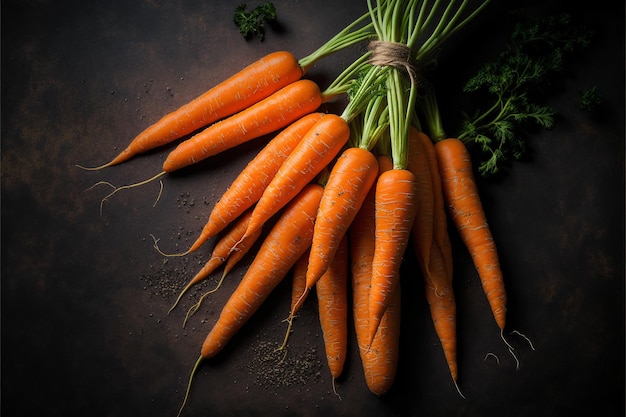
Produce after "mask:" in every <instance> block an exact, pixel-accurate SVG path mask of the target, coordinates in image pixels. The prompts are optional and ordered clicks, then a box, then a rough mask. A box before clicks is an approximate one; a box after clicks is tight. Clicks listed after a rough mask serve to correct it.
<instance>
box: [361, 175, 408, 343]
mask: <svg viewBox="0 0 626 417" xmlns="http://www.w3.org/2000/svg"><path fill="white" fill-rule="evenodd" d="M416 193H417V187H416V181H415V176H414V175H413V173H412V172H411V171H409V170H406V169H391V170H389V171H386V172H384V173H382V174H381V175H380V176H379V178H378V181H377V182H376V198H375V205H376V234H375V242H376V251H375V253H374V260H373V262H372V288H371V292H370V301H369V310H370V319H369V326H370V330H369V340H370V342H371V341H372V340H373V339H374V336H375V334H376V330H377V329H378V326H379V324H380V321H381V319H382V317H383V314H384V312H385V309H386V308H387V306H388V305H389V300H390V298H391V295H392V294H393V290H394V288H395V287H396V286H397V285H398V282H399V281H400V266H401V264H402V258H403V256H404V252H405V250H406V247H407V246H408V243H409V238H410V234H411V227H412V225H413V221H414V219H415V212H416V209H417V205H416Z"/></svg>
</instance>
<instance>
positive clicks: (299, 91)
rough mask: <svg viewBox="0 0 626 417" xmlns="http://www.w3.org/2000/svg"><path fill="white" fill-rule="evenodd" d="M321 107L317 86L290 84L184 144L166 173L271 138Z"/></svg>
mask: <svg viewBox="0 0 626 417" xmlns="http://www.w3.org/2000/svg"><path fill="white" fill-rule="evenodd" d="M320 104H322V93H321V91H320V89H319V87H318V86H317V84H316V83H314V82H313V81H311V80H306V79H302V80H299V81H296V82H293V83H290V84H288V85H286V86H285V87H283V88H281V89H280V90H278V91H277V92H275V93H274V94H272V95H270V96H269V97H267V98H265V99H263V100H261V101H259V102H258V103H255V104H253V105H251V106H250V107H247V108H245V109H244V110H242V111H240V112H239V113H236V114H234V115H232V116H230V117H228V118H226V119H223V120H221V121H219V122H217V123H214V124H212V125H211V126H209V127H208V128H206V129H204V130H203V131H202V132H200V133H198V134H196V135H194V136H192V137H191V138H189V139H188V140H186V141H184V142H182V143H180V144H179V145H178V146H177V147H176V148H175V149H174V150H173V151H172V152H170V154H169V155H168V157H167V158H166V159H165V162H164V163H163V171H165V172H172V171H175V170H178V169H181V168H183V167H186V166H188V165H191V164H195V163H197V162H199V161H201V160H203V159H205V158H208V157H210V156H213V155H217V154H218V153H220V152H223V151H225V150H227V149H230V148H233V147H235V146H237V145H240V144H242V143H244V142H246V141H249V140H252V139H255V138H258V137H261V136H263V135H267V134H269V133H271V132H274V131H276V130H278V129H281V128H283V127H285V126H288V125H289V124H291V123H292V122H294V121H296V120H297V119H299V118H300V117H302V116H304V115H306V114H308V113H311V112H313V111H315V110H316V109H317V108H318V107H319V106H320Z"/></svg>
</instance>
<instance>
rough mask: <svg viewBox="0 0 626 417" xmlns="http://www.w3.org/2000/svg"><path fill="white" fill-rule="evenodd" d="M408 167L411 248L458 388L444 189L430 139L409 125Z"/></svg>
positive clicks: (449, 247)
mask: <svg viewBox="0 0 626 417" xmlns="http://www.w3.org/2000/svg"><path fill="white" fill-rule="evenodd" d="M408 169H409V170H411V171H413V173H414V174H415V177H416V178H417V180H418V192H417V200H418V202H417V206H418V211H417V214H416V216H415V222H414V223H413V228H412V242H413V248H414V251H415V254H416V257H417V259H418V263H419V265H420V269H421V271H422V276H423V279H424V284H425V285H424V286H425V295H426V300H427V302H428V305H429V307H430V315H431V317H432V320H433V325H434V327H435V331H436V333H437V336H438V337H439V340H440V342H441V346H442V349H443V352H444V356H445V358H446V362H447V364H448V368H449V370H450V375H451V376H452V380H453V382H454V384H455V386H457V390H458V385H457V380H458V364H457V337H456V301H455V298H454V291H453V288H452V248H451V245H450V239H449V236H448V230H447V229H448V228H447V217H446V212H445V205H444V199H443V191H442V189H441V179H440V177H439V168H438V164H437V158H436V155H435V149H434V146H433V143H432V141H431V140H430V138H429V137H428V136H427V135H426V134H424V133H423V132H420V131H418V130H417V129H416V128H415V127H411V130H410V132H409V159H408ZM459 393H460V390H459ZM461 395H462V394H461Z"/></svg>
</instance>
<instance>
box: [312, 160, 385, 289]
mask: <svg viewBox="0 0 626 417" xmlns="http://www.w3.org/2000/svg"><path fill="white" fill-rule="evenodd" d="M377 177H378V161H377V160H376V157H375V156H374V154H372V153H371V152H370V151H368V150H367V149H363V148H348V149H347V150H345V151H344V152H343V153H342V154H341V155H340V156H339V158H338V159H337V161H336V162H335V165H334V166H333V168H332V170H331V172H330V175H329V177H328V182H327V183H326V185H325V187H324V195H323V196H322V201H321V202H320V208H319V211H318V213H317V220H316V221H315V229H314V232H313V242H312V244H311V255H310V258H309V268H308V270H307V282H306V283H307V288H309V289H310V288H312V287H313V285H315V283H316V282H317V281H318V280H319V279H320V277H321V276H322V275H323V274H324V273H325V272H326V270H327V269H328V268H329V267H330V265H331V264H332V262H333V259H334V257H335V252H336V251H337V250H338V247H339V244H340V242H341V241H342V239H343V237H344V236H345V234H346V232H347V230H348V227H349V226H350V224H351V223H352V221H353V220H354V217H355V216H356V214H357V212H358V211H359V209H360V208H361V205H362V204H363V201H364V200H365V197H366V196H367V193H368V192H369V190H370V189H371V188H372V186H373V185H374V182H375V181H376V178H377Z"/></svg>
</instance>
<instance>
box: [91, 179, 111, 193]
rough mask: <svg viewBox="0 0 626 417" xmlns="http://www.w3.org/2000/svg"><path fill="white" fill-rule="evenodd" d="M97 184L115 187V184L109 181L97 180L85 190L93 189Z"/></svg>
mask: <svg viewBox="0 0 626 417" xmlns="http://www.w3.org/2000/svg"><path fill="white" fill-rule="evenodd" d="M99 185H108V186H109V187H111V188H113V189H115V185H113V184H111V183H110V182H109V181H98V182H97V183H95V184H94V185H92V186H91V187H89V188H87V189H86V190H85V191H91V190H93V189H94V188H96V187H97V186H99Z"/></svg>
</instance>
